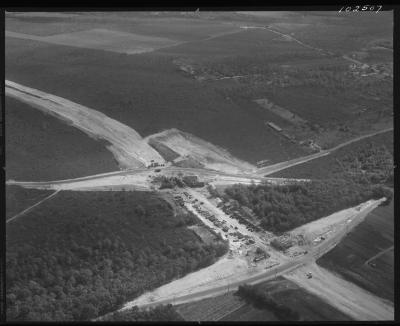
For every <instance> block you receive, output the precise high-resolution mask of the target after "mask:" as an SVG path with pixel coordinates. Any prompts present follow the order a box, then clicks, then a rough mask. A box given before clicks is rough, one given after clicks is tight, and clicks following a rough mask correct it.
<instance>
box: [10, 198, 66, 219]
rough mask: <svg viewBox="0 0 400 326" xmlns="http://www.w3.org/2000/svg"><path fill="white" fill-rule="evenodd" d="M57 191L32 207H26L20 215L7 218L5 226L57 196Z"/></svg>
mask: <svg viewBox="0 0 400 326" xmlns="http://www.w3.org/2000/svg"><path fill="white" fill-rule="evenodd" d="M59 191H60V190H56V191H55V192H53V193H52V194H50V195H49V196H47V197H46V198H44V199H42V200H41V201H39V202H37V203H36V204H34V205H32V206H30V207H28V208H27V209H24V210H23V211H22V212H20V213H18V214H16V215H14V216H13V217H11V218H9V219H8V220H7V221H6V224H7V223H9V222H11V221H14V220H16V219H17V218H18V217H20V216H22V215H24V214H26V213H29V212H30V211H31V210H33V209H34V208H35V207H37V206H39V205H40V204H41V203H43V202H44V201H46V200H48V199H50V198H52V197H54V196H55V195H57V193H58V192H59Z"/></svg>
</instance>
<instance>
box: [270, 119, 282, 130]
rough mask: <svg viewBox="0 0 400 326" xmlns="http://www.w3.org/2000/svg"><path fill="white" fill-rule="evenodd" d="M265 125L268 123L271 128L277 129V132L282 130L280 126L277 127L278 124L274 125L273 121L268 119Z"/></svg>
mask: <svg viewBox="0 0 400 326" xmlns="http://www.w3.org/2000/svg"><path fill="white" fill-rule="evenodd" d="M267 125H268V126H269V127H271V128H272V129H274V130H276V131H278V132H281V131H282V128H281V127H279V126H277V125H276V124H275V123H273V122H270V121H268V122H267Z"/></svg>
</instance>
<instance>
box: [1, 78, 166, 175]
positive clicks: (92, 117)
mask: <svg viewBox="0 0 400 326" xmlns="http://www.w3.org/2000/svg"><path fill="white" fill-rule="evenodd" d="M5 85H6V87H5V90H6V95H7V96H10V97H12V98H15V99H17V100H19V101H22V102H24V103H27V104H29V105H31V106H33V107H35V108H37V109H39V110H41V111H43V112H45V113H48V114H51V115H54V116H55V117H56V118H59V119H62V120H64V121H66V122H67V123H70V124H72V125H73V126H74V127H76V128H78V129H80V130H82V131H83V132H84V133H86V134H87V135H89V136H90V137H93V138H95V139H104V140H106V141H107V142H109V144H110V145H108V146H107V148H108V149H109V150H110V151H111V152H112V154H113V155H114V157H115V159H116V160H117V161H118V163H119V165H120V166H121V168H140V167H146V166H148V165H150V163H151V161H152V160H153V161H154V162H158V163H165V161H164V159H163V157H162V156H161V155H160V154H159V153H158V152H157V151H156V150H155V149H153V148H152V147H151V146H150V145H148V144H147V142H145V141H144V140H143V138H142V137H141V136H140V135H139V134H138V133H137V132H136V131H135V130H134V129H132V128H130V127H128V126H127V125H124V124H123V123H121V122H119V121H117V120H114V119H111V118H109V117H108V116H106V115H105V114H103V113H101V112H98V111H96V110H93V109H90V108H88V107H85V106H83V105H80V104H77V103H74V102H72V101H69V100H67V99H64V98H62V97H59V96H55V95H52V94H48V93H45V92H42V91H39V90H37V89H34V88H30V87H26V86H23V85H20V84H17V83H14V82H12V81H9V80H6V82H5Z"/></svg>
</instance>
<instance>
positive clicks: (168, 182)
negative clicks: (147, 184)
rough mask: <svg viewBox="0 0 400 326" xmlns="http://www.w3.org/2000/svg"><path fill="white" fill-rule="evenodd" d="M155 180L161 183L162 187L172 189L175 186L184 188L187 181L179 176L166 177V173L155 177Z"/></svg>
mask: <svg viewBox="0 0 400 326" xmlns="http://www.w3.org/2000/svg"><path fill="white" fill-rule="evenodd" d="M154 181H155V182H159V183H160V189H166V188H167V189H172V188H175V187H178V188H183V187H185V183H184V182H183V181H182V179H181V178H177V177H166V176H164V175H162V176H159V177H157V178H155V179H154Z"/></svg>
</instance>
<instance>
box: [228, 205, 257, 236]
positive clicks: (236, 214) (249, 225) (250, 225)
mask: <svg viewBox="0 0 400 326" xmlns="http://www.w3.org/2000/svg"><path fill="white" fill-rule="evenodd" d="M222 210H223V211H224V213H225V214H228V215H230V216H231V217H232V218H234V219H235V220H237V221H238V222H239V223H240V224H243V225H244V226H246V229H247V230H249V231H250V232H262V231H263V230H262V229H261V228H260V227H259V226H256V225H254V224H253V223H251V222H249V221H248V220H247V219H246V218H244V217H243V213H240V212H239V210H238V209H235V208H233V207H231V206H229V205H226V206H222Z"/></svg>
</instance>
